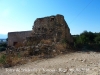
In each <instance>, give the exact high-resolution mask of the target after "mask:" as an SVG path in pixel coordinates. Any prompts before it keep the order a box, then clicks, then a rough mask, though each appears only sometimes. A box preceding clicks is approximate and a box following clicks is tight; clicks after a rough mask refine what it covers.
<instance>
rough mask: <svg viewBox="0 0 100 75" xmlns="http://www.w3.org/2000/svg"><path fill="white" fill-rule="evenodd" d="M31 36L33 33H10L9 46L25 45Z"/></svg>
mask: <svg viewBox="0 0 100 75" xmlns="http://www.w3.org/2000/svg"><path fill="white" fill-rule="evenodd" d="M30 35H31V31H21V32H9V33H8V46H14V45H16V44H17V43H23V41H24V40H25V39H26V37H29V36H30Z"/></svg>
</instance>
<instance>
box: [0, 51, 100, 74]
mask: <svg viewBox="0 0 100 75" xmlns="http://www.w3.org/2000/svg"><path fill="white" fill-rule="evenodd" d="M99 59H100V53H96V52H75V53H70V54H65V55H59V56H56V57H54V58H50V59H42V60H37V61H35V62H28V63H27V64H24V65H19V66H14V67H10V68H0V75H100V60H99Z"/></svg>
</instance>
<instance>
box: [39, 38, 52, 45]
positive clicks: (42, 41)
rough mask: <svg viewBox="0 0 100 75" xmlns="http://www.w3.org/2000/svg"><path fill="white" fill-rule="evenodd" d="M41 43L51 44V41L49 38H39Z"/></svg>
mask: <svg viewBox="0 0 100 75" xmlns="http://www.w3.org/2000/svg"><path fill="white" fill-rule="evenodd" d="M41 43H43V44H51V43H52V41H51V40H50V39H48V40H44V39H43V40H41Z"/></svg>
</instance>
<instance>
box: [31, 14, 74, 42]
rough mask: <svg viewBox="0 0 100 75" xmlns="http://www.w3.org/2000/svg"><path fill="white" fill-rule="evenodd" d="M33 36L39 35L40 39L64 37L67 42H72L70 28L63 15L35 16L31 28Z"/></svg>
mask: <svg viewBox="0 0 100 75" xmlns="http://www.w3.org/2000/svg"><path fill="white" fill-rule="evenodd" d="M32 29H33V30H32V33H33V36H34V37H36V36H40V38H42V39H53V40H56V41H61V40H63V39H66V40H67V41H68V42H69V43H72V42H73V39H72V36H71V34H70V29H69V27H68V25H67V23H66V21H65V19H64V16H63V15H59V14H57V15H56V16H47V17H43V18H37V19H36V20H35V22H34V25H33V28H32Z"/></svg>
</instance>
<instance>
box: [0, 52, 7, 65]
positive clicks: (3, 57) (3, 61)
mask: <svg viewBox="0 0 100 75" xmlns="http://www.w3.org/2000/svg"><path fill="white" fill-rule="evenodd" d="M0 63H2V64H5V63H6V55H4V54H3V55H2V56H1V57H0Z"/></svg>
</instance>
